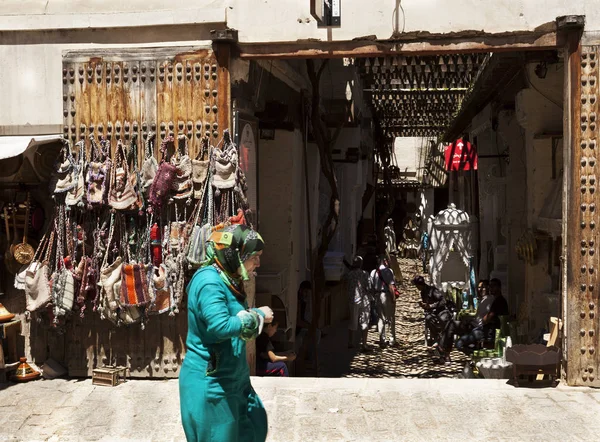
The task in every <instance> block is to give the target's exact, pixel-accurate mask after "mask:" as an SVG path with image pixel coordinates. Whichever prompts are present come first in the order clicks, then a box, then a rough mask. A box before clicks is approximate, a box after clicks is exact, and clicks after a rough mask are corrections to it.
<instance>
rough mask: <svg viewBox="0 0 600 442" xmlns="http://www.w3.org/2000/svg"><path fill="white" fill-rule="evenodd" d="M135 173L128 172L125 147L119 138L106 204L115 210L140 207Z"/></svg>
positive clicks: (128, 209)
mask: <svg viewBox="0 0 600 442" xmlns="http://www.w3.org/2000/svg"><path fill="white" fill-rule="evenodd" d="M136 181H137V179H136V174H135V173H130V171H129V165H128V164H127V156H126V155H125V147H124V146H123V143H122V142H121V141H120V140H119V142H118V143H117V149H116V150H115V158H114V161H113V165H112V168H111V176H110V185H109V190H108V204H109V206H110V207H112V208H113V209H115V210H123V211H130V210H136V211H137V210H139V209H141V207H142V206H141V204H140V196H139V194H138V192H137V191H136V184H137V183H136Z"/></svg>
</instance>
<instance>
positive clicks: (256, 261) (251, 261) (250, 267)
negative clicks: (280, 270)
mask: <svg viewBox="0 0 600 442" xmlns="http://www.w3.org/2000/svg"><path fill="white" fill-rule="evenodd" d="M260 255H262V250H261V251H260V252H256V253H255V254H254V255H252V256H251V257H250V258H248V259H247V260H246V261H244V267H245V268H246V272H248V273H252V272H253V271H254V270H256V269H257V268H259V267H260Z"/></svg>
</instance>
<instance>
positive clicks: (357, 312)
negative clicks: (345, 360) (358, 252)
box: [345, 256, 371, 351]
mask: <svg viewBox="0 0 600 442" xmlns="http://www.w3.org/2000/svg"><path fill="white" fill-rule="evenodd" d="M362 266H363V259H362V257H360V256H356V257H354V260H353V261H352V266H351V267H350V271H349V272H348V273H347V274H346V276H345V279H346V281H347V288H348V303H349V307H350V323H349V324H348V348H354V341H355V333H356V332H357V331H359V330H360V338H361V339H360V349H361V351H366V350H368V347H367V335H368V333H369V322H370V319H371V299H370V293H369V274H368V273H367V272H365V271H364V270H363V269H362Z"/></svg>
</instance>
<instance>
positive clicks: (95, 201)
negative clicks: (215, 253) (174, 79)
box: [15, 130, 248, 327]
mask: <svg viewBox="0 0 600 442" xmlns="http://www.w3.org/2000/svg"><path fill="white" fill-rule="evenodd" d="M155 140H156V136H155V134H150V135H149V136H148V138H147V141H146V143H145V152H144V155H141V156H138V145H137V137H135V136H134V137H133V138H132V139H131V142H130V143H129V144H128V145H126V144H124V143H123V142H122V141H121V140H119V141H118V143H117V145H116V146H115V148H114V149H111V145H110V142H109V140H107V139H100V140H96V139H94V137H90V138H89V140H88V143H86V142H84V141H81V142H79V143H78V144H77V145H76V146H75V148H74V149H73V148H72V146H71V145H70V144H69V143H68V142H67V141H66V140H65V142H64V146H63V148H62V151H61V154H60V156H59V159H58V162H57V167H56V173H55V174H54V179H53V180H52V182H51V192H52V195H53V198H54V200H55V212H54V214H53V217H52V219H51V221H50V227H49V228H48V230H47V231H46V233H45V234H44V236H43V238H42V239H41V241H40V243H39V246H38V247H37V250H36V251H35V253H34V252H33V250H26V247H25V246H22V247H21V248H22V249H23V250H21V252H22V253H21V254H19V256H21V257H22V261H23V260H25V261H26V265H24V266H23V267H22V268H21V271H20V273H19V274H18V275H17V278H16V280H15V282H18V283H19V284H18V286H17V288H20V289H22V290H24V292H25V297H26V305H27V311H28V312H29V313H33V312H43V314H47V315H49V316H50V319H51V323H52V324H54V326H60V325H61V324H64V321H65V320H66V319H67V318H68V317H69V316H70V315H72V314H73V313H75V314H78V315H79V316H80V317H82V318H83V317H84V316H85V315H86V314H88V312H89V311H94V312H97V313H99V314H100V316H101V317H102V318H103V319H106V320H109V321H111V322H113V323H114V324H116V325H127V324H133V323H141V324H142V327H143V325H144V324H145V323H146V321H147V320H148V318H149V317H150V316H152V315H159V314H168V315H171V316H174V315H176V314H177V313H178V312H179V309H180V307H181V305H182V302H183V297H184V294H185V286H186V283H185V278H186V276H189V275H190V272H191V271H194V270H195V269H197V268H198V267H200V265H202V263H203V261H204V260H205V256H204V243H205V240H206V238H207V237H208V236H209V235H210V233H211V232H212V230H213V229H214V228H215V227H217V226H222V225H224V224H228V223H239V224H241V223H246V219H245V215H246V213H247V210H248V202H247V199H246V197H245V191H246V184H245V177H244V174H243V172H242V170H241V169H240V168H239V166H238V161H237V147H236V146H235V144H234V143H233V142H232V140H231V137H230V135H229V132H228V131H227V130H226V131H224V133H223V139H222V141H221V142H220V143H219V145H217V147H212V146H210V145H209V143H208V140H204V142H203V146H202V149H201V151H200V152H199V153H198V155H197V156H196V157H195V158H192V157H190V153H189V151H188V138H187V137H186V136H185V135H181V136H180V137H179V138H178V139H177V140H175V139H174V138H173V137H169V136H167V137H165V138H164V140H163V141H162V143H161V144H160V161H157V159H156V158H155V155H154V150H155ZM97 141H98V142H97ZM221 145H222V146H221ZM140 157H141V158H140ZM22 244H26V238H24V239H23V243H22ZM27 254H29V255H27ZM25 258H27V259H25ZM19 262H21V261H19ZM21 263H22V262H21ZM22 264H23V263H22Z"/></svg>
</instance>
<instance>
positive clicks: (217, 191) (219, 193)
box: [215, 187, 221, 198]
mask: <svg viewBox="0 0 600 442" xmlns="http://www.w3.org/2000/svg"><path fill="white" fill-rule="evenodd" d="M220 196H221V189H219V188H218V187H217V190H215V198H219V197H220Z"/></svg>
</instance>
